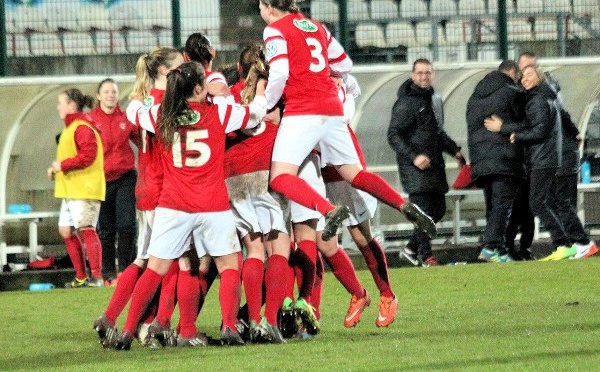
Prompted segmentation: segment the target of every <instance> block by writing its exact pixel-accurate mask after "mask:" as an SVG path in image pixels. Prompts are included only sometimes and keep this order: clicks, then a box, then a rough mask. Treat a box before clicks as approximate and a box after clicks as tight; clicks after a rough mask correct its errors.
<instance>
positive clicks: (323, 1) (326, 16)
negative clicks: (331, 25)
mask: <svg viewBox="0 0 600 372" xmlns="http://www.w3.org/2000/svg"><path fill="white" fill-rule="evenodd" d="M339 12H340V11H339V7H338V4H337V2H335V1H333V0H314V1H313V2H311V3H310V16H311V17H312V18H314V19H316V20H317V21H321V22H337V21H338V20H339V19H340V13H339Z"/></svg>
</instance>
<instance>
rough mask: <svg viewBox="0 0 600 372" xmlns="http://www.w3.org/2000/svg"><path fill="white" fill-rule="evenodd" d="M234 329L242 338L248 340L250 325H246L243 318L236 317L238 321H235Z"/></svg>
mask: <svg viewBox="0 0 600 372" xmlns="http://www.w3.org/2000/svg"><path fill="white" fill-rule="evenodd" d="M235 329H236V330H237V332H238V333H239V335H240V337H241V338H242V340H244V341H248V340H250V326H248V323H246V321H245V320H244V319H238V321H237V322H235Z"/></svg>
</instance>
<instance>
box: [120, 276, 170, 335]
mask: <svg viewBox="0 0 600 372" xmlns="http://www.w3.org/2000/svg"><path fill="white" fill-rule="evenodd" d="M161 281H162V277H161V276H160V275H158V274H157V273H156V271H153V270H152V269H148V268H147V269H146V270H144V273H143V274H142V276H141V277H140V279H139V280H138V282H137V284H136V285H135V289H134V290H133V294H132V295H131V305H129V312H128V313H127V320H126V321H125V326H123V332H130V333H131V334H132V335H135V330H136V328H137V325H138V322H139V321H140V318H141V317H142V315H143V313H144V310H146V307H147V306H148V304H149V303H150V301H151V300H152V298H153V297H154V294H155V293H156V290H157V289H158V286H159V285H160V282H161Z"/></svg>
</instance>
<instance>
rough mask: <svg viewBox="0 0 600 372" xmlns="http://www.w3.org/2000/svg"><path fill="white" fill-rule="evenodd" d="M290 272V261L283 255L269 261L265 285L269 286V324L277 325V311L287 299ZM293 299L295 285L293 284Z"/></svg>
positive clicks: (274, 256)
mask: <svg viewBox="0 0 600 372" xmlns="http://www.w3.org/2000/svg"><path fill="white" fill-rule="evenodd" d="M289 271H290V266H289V265H288V260H287V259H286V258H285V257H284V256H281V255H278V254H274V255H272V256H271V257H269V260H268V261H267V272H266V273H265V285H266V286H267V295H266V304H265V318H267V322H269V324H272V325H275V324H277V311H279V308H280V307H281V304H282V303H283V299H284V298H285V297H286V292H287V291H286V289H287V278H286V276H287V273H288V272H289ZM292 297H293V284H292Z"/></svg>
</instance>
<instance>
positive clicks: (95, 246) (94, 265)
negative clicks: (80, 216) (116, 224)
mask: <svg viewBox="0 0 600 372" xmlns="http://www.w3.org/2000/svg"><path fill="white" fill-rule="evenodd" d="M77 234H78V235H79V236H80V237H81V241H83V244H84V245H85V248H86V249H87V254H88V261H89V263H90V270H91V271H92V276H93V277H94V278H96V279H101V278H102V244H101V243H100V238H98V233H97V232H96V229H95V228H93V227H83V228H81V229H79V231H78V232H77Z"/></svg>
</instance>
